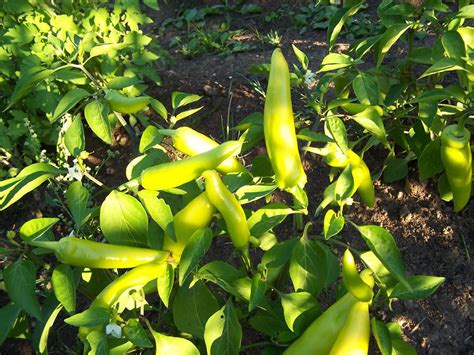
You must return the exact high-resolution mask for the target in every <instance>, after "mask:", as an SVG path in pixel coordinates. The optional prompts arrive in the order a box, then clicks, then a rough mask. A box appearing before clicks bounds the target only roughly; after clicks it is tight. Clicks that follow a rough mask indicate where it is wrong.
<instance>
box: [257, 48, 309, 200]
mask: <svg viewBox="0 0 474 355" xmlns="http://www.w3.org/2000/svg"><path fill="white" fill-rule="evenodd" d="M263 115H264V118H263V121H264V124H263V131H264V135H265V145H266V147H267V151H268V156H269V157H270V161H271V164H272V167H273V171H274V172H275V180H276V183H277V185H278V187H279V188H280V189H282V190H289V191H291V190H293V189H295V187H296V186H298V185H299V186H300V187H304V185H305V184H306V179H307V178H306V174H305V172H304V169H303V165H302V164H301V159H300V154H299V151H298V141H297V139H296V131H295V123H294V118H293V108H292V105H291V92H290V72H289V69H288V64H287V63H286V60H285V57H284V56H283V53H282V52H281V49H279V48H277V49H275V50H274V51H273V54H272V59H271V67H270V76H269V79H268V87H267V94H266V98H265V108H264V113H263Z"/></svg>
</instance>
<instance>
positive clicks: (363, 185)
mask: <svg viewBox="0 0 474 355" xmlns="http://www.w3.org/2000/svg"><path fill="white" fill-rule="evenodd" d="M347 157H348V158H349V163H350V164H351V168H352V177H353V178H354V192H355V191H356V190H357V192H358V193H359V196H360V198H361V200H362V201H364V203H365V204H366V205H367V206H369V207H374V203H375V191H374V183H373V182H372V177H371V176H370V170H369V168H368V167H367V165H366V164H365V162H364V161H363V160H362V159H361V157H359V156H358V155H357V154H356V153H354V152H353V151H352V150H350V149H349V150H348V151H347Z"/></svg>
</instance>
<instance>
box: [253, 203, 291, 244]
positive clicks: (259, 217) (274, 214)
mask: <svg viewBox="0 0 474 355" xmlns="http://www.w3.org/2000/svg"><path fill="white" fill-rule="evenodd" d="M293 213H297V212H296V211H294V210H292V209H291V208H289V207H288V206H286V205H285V204H283V203H281V202H275V203H270V204H268V205H266V206H265V207H262V208H260V209H258V210H257V211H255V212H254V213H253V214H252V215H251V216H250V218H249V219H248V220H247V223H248V226H249V228H250V234H251V235H253V236H254V237H260V236H261V235H263V234H264V233H265V232H267V231H269V230H270V229H272V228H273V227H275V226H277V225H279V224H280V223H281V222H283V220H284V219H285V218H286V217H287V216H288V215H290V214H293Z"/></svg>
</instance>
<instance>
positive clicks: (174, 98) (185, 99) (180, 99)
mask: <svg viewBox="0 0 474 355" xmlns="http://www.w3.org/2000/svg"><path fill="white" fill-rule="evenodd" d="M201 99H202V96H199V95H195V94H188V93H185V92H180V91H173V93H172V94H171V106H172V107H173V110H176V109H177V108H179V107H182V106H186V105H189V104H192V103H193V102H196V101H199V100H201Z"/></svg>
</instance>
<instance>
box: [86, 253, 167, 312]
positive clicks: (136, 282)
mask: <svg viewBox="0 0 474 355" xmlns="http://www.w3.org/2000/svg"><path fill="white" fill-rule="evenodd" d="M166 265H167V263H166V262H163V261H161V262H151V263H148V264H143V265H140V266H137V267H135V268H134V269H131V270H129V271H127V272H126V273H125V274H123V275H120V276H119V277H117V278H116V279H115V280H114V281H112V282H111V283H110V284H108V285H107V286H106V287H105V288H104V289H103V290H102V291H101V292H100V293H99V294H98V295H97V297H96V298H95V300H94V301H93V302H92V304H91V307H92V308H93V307H101V308H110V307H112V306H113V305H114V303H115V302H117V301H118V300H119V298H120V296H121V295H122V294H123V293H124V292H125V291H127V290H129V289H132V288H142V287H143V286H145V285H146V284H147V283H149V282H150V281H153V280H155V279H157V278H158V277H160V276H162V275H164V273H165V272H166Z"/></svg>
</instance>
